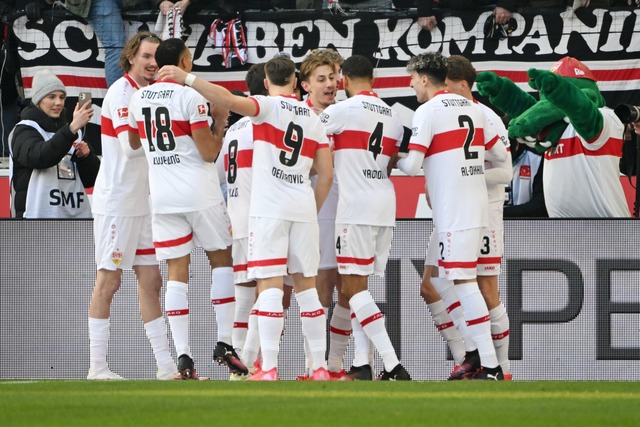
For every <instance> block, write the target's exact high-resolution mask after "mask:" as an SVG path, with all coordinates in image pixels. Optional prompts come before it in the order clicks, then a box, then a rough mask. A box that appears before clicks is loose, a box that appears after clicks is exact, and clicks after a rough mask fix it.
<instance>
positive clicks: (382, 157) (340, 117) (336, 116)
mask: <svg viewBox="0 0 640 427" xmlns="http://www.w3.org/2000/svg"><path fill="white" fill-rule="evenodd" d="M320 119H321V121H322V123H323V124H324V125H325V128H326V130H327V134H328V135H329V136H330V137H331V138H332V139H333V147H334V150H335V154H334V164H335V174H336V176H337V178H338V182H339V183H340V185H339V187H338V189H339V195H338V210H337V213H336V222H337V223H340V224H362V225H375V226H389V227H392V226H394V225H395V216H396V195H395V190H394V188H393V184H392V183H391V180H390V179H389V177H388V176H387V166H388V164H389V160H390V158H391V156H393V155H394V154H395V153H397V152H398V147H399V145H400V142H401V141H402V136H403V134H404V128H403V127H402V122H401V121H400V118H399V117H398V115H397V114H396V113H395V112H394V111H393V109H391V107H389V106H388V105H387V104H386V103H385V102H384V101H382V100H381V99H380V98H378V97H377V96H376V94H375V93H373V92H361V93H359V94H357V95H355V96H353V97H351V98H349V99H347V100H345V101H342V102H340V103H338V104H334V105H331V106H329V107H327V108H326V109H325V110H324V112H323V113H322V114H321V115H320Z"/></svg>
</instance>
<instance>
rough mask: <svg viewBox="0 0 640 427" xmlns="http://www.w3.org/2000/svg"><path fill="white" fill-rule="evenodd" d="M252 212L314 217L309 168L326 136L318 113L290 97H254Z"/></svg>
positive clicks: (278, 216) (302, 218)
mask: <svg viewBox="0 0 640 427" xmlns="http://www.w3.org/2000/svg"><path fill="white" fill-rule="evenodd" d="M249 99H252V100H254V101H255V103H256V105H257V107H258V114H257V115H256V116H255V117H252V118H251V121H252V122H253V124H254V127H253V137H254V141H255V142H254V147H253V180H252V185H251V206H250V211H249V214H250V216H253V217H264V218H276V219H283V220H287V221H298V222H316V221H317V213H316V211H317V209H316V203H315V196H314V193H313V189H312V188H311V180H310V179H309V172H310V171H311V166H312V165H313V159H314V157H315V154H316V150H318V149H321V148H328V147H329V141H328V139H327V136H326V134H325V131H324V127H323V126H322V123H320V119H319V118H318V116H316V114H315V113H314V112H313V111H312V110H311V108H309V106H308V105H306V104H305V103H303V102H300V101H298V100H297V99H296V98H295V96H294V95H291V96H273V97H271V96H259V95H258V96H253V97H250V98H249Z"/></svg>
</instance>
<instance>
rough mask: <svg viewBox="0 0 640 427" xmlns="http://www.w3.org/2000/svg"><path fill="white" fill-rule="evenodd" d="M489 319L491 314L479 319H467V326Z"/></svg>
mask: <svg viewBox="0 0 640 427" xmlns="http://www.w3.org/2000/svg"><path fill="white" fill-rule="evenodd" d="M489 320H490V319H489V315H488V314H487V315H486V316H484V317H478V318H477V319H471V320H467V326H473V325H478V324H480V323H484V322H488V321H489Z"/></svg>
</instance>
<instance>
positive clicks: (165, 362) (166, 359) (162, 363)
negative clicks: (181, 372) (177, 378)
mask: <svg viewBox="0 0 640 427" xmlns="http://www.w3.org/2000/svg"><path fill="white" fill-rule="evenodd" d="M144 330H145V332H146V333H147V338H148V339H149V343H150V344H151V348H152V349H153V355H154V356H155V358H156V364H157V365H158V369H161V370H164V371H176V372H177V368H176V363H175V362H174V361H173V357H171V350H170V349H169V338H168V337H167V323H166V322H165V320H164V317H158V318H157V319H155V320H152V321H151V322H147V323H145V324H144Z"/></svg>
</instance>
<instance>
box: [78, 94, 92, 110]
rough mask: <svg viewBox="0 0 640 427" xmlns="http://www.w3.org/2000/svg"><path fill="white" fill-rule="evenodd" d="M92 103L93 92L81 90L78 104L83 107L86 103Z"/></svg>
mask: <svg viewBox="0 0 640 427" xmlns="http://www.w3.org/2000/svg"><path fill="white" fill-rule="evenodd" d="M87 102H88V103H89V104H91V92H80V93H79V94H78V104H79V106H80V107H82V106H83V105H84V104H86V103H87Z"/></svg>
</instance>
